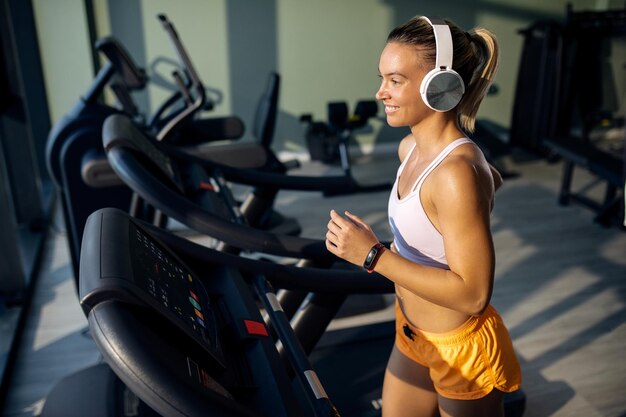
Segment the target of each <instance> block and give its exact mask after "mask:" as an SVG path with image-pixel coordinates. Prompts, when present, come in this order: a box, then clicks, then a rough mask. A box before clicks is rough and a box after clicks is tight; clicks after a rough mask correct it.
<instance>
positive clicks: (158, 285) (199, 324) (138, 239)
mask: <svg viewBox="0 0 626 417" xmlns="http://www.w3.org/2000/svg"><path fill="white" fill-rule="evenodd" d="M129 226H130V227H129V234H130V236H129V237H130V244H131V245H130V255H131V259H132V268H133V280H134V282H135V284H136V285H138V286H139V287H140V288H141V289H142V290H143V291H144V294H146V295H149V296H151V297H152V299H151V300H150V301H149V303H150V304H152V305H153V307H156V308H157V309H158V310H160V311H161V312H162V313H163V314H164V315H169V316H173V317H175V320H177V321H178V323H179V326H180V327H182V328H184V329H185V330H186V333H187V334H189V335H190V336H192V337H193V338H194V339H196V340H197V341H198V342H199V343H200V344H201V345H202V346H203V347H204V348H205V349H206V350H208V351H209V353H210V354H211V355H212V356H213V357H214V359H216V360H218V361H219V362H220V363H222V362H223V358H222V356H223V355H222V352H221V349H220V346H219V339H218V336H217V329H216V322H215V317H214V313H213V310H212V308H211V301H210V299H209V296H208V294H207V292H206V289H205V288H204V286H203V285H202V283H201V282H200V280H199V279H197V278H196V277H194V276H193V274H192V273H191V271H189V270H187V269H185V267H184V266H183V265H182V264H181V263H180V262H179V261H178V260H177V259H176V258H174V257H173V255H171V254H170V253H169V252H165V251H164V250H163V248H162V247H161V245H159V243H158V242H156V241H155V240H154V239H153V238H152V237H148V235H147V234H146V233H144V232H143V231H141V230H140V229H139V228H138V227H137V226H135V225H134V224H133V223H129ZM155 302H156V303H155ZM157 306H158V307H157Z"/></svg>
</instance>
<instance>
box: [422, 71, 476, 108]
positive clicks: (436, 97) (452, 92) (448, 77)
mask: <svg viewBox="0 0 626 417" xmlns="http://www.w3.org/2000/svg"><path fill="white" fill-rule="evenodd" d="M464 93H465V84H464V83H463V79H462V78H461V76H460V75H459V74H458V73H457V72H456V71H454V70H450V69H438V68H435V69H433V70H431V71H430V72H428V73H427V74H426V75H425V76H424V79H423V80H422V84H421V85H420V94H421V96H422V100H424V103H425V104H426V105H427V106H428V107H430V108H431V109H433V110H435V111H438V112H445V111H448V110H451V109H453V108H454V107H456V105H457V104H459V102H460V101H461V98H462V97H463V94H464Z"/></svg>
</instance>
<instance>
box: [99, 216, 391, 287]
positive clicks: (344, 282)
mask: <svg viewBox="0 0 626 417" xmlns="http://www.w3.org/2000/svg"><path fill="white" fill-rule="evenodd" d="M102 210H115V211H120V212H121V213H123V214H124V215H125V216H128V214H126V213H124V212H122V211H121V210H118V209H112V208H108V209H102ZM133 221H134V222H137V223H139V224H140V225H141V226H142V227H144V228H145V229H147V230H148V231H149V232H150V233H151V234H152V235H153V236H154V237H156V238H157V239H159V240H160V241H161V242H163V243H164V244H165V245H167V246H168V247H169V248H170V249H172V250H173V251H174V252H175V253H176V254H177V255H178V256H180V257H181V259H183V260H184V261H185V262H186V263H187V264H188V265H189V267H191V268H192V269H194V270H196V271H201V270H202V267H201V265H206V263H218V264H220V265H226V266H234V267H236V268H238V269H239V270H240V271H242V272H247V273H251V274H256V273H261V274H264V275H266V276H267V278H268V280H269V281H270V282H271V283H272V285H275V286H276V287H279V288H284V289H288V290H302V291H311V292H315V293H345V294H381V293H393V292H394V285H393V282H392V281H390V280H388V279H386V278H385V277H383V276H382V275H380V274H378V273H376V272H374V273H372V274H370V273H368V272H366V271H365V270H361V269H358V268H357V267H349V269H348V268H332V269H328V268H315V267H310V266H307V267H302V266H295V265H285V264H279V263H275V262H267V261H262V260H258V259H252V258H245V257H241V256H238V255H234V254H231V253H226V252H222V251H218V250H216V249H212V248H208V247H206V246H202V245H200V244H198V243H195V242H193V241H191V240H188V239H185V238H183V237H180V236H176V235H174V234H172V233H171V232H169V231H167V230H165V229H161V228H159V227H156V226H154V225H152V224H150V223H147V222H145V221H143V220H139V219H133ZM200 275H202V274H200Z"/></svg>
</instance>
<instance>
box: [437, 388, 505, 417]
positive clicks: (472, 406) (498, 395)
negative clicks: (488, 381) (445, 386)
mask: <svg viewBox="0 0 626 417" xmlns="http://www.w3.org/2000/svg"><path fill="white" fill-rule="evenodd" d="M439 411H440V413H441V417H504V393H503V392H502V391H499V390H497V389H494V390H493V391H491V392H490V393H489V394H487V395H486V396H484V397H483V398H480V399H477V400H451V399H449V398H445V397H442V396H441V395H440V396H439Z"/></svg>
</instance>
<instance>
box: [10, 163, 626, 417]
mask: <svg viewBox="0 0 626 417" xmlns="http://www.w3.org/2000/svg"><path fill="white" fill-rule="evenodd" d="M524 159H525V160H524ZM505 162H506V164H507V168H508V169H510V170H512V171H516V172H518V173H519V174H520V175H519V177H517V178H512V179H507V180H506V181H505V183H504V185H503V186H502V188H501V189H500V190H499V191H498V194H497V199H496V206H495V208H494V212H493V216H492V230H493V234H494V240H495V246H496V254H497V270H496V285H495V290H494V294H493V298H492V303H493V304H494V306H495V307H496V308H497V309H498V310H499V311H500V312H501V314H502V316H503V317H504V320H505V323H506V325H507V326H508V328H509V330H510V332H511V335H512V337H513V341H514V345H515V347H516V349H517V352H518V355H519V358H520V360H521V363H522V368H523V371H524V385H523V389H524V391H525V393H526V396H527V405H526V413H525V416H526V417H548V416H554V417H570V416H585V417H594V416H605V417H619V416H626V395H625V394H626V392H625V391H624V383H625V382H626V377H625V376H624V375H626V361H624V359H623V356H624V345H625V344H626V256H625V254H626V233H624V231H622V230H620V229H619V228H618V227H612V228H604V227H602V226H599V225H597V224H595V223H593V221H592V218H593V213H592V212H591V211H589V210H588V209H586V208H584V207H581V206H577V205H570V206H567V207H562V206H559V205H558V204H557V192H558V188H559V184H560V177H561V164H560V163H552V164H548V163H546V162H545V161H544V160H537V159H535V160H533V159H527V158H521V159H519V160H518V162H516V161H515V158H511V159H509V160H507V161H505ZM396 167H397V163H396V158H395V157H394V156H393V155H385V156H384V157H377V158H376V160H373V161H369V162H368V163H365V164H359V165H356V166H355V168H354V170H355V176H357V178H359V179H361V180H362V181H364V182H368V181H370V180H373V179H389V180H392V179H393V176H394V175H395V169H396ZM335 171H336V168H335V167H329V166H326V165H322V164H318V163H305V164H304V165H303V167H302V172H303V173H310V174H321V173H332V172H335ZM575 185H576V187H579V188H582V187H585V188H586V189H587V190H588V191H589V192H590V193H591V194H592V195H594V194H595V195H597V196H601V195H602V187H601V186H600V184H597V183H596V182H595V181H594V179H593V178H591V177H590V176H589V175H588V174H586V173H585V172H584V171H583V170H580V169H579V170H577V171H576V173H575ZM277 208H278V210H279V211H280V212H282V213H283V214H285V215H288V216H293V217H296V218H298V219H299V220H300V222H301V224H302V227H303V235H304V236H308V237H318V238H322V237H323V236H324V234H325V227H326V223H327V221H328V212H329V210H330V209H331V208H334V209H336V210H340V211H343V210H346V209H349V210H351V211H353V212H354V213H356V214H358V215H360V216H362V217H363V218H364V219H365V220H366V221H368V222H369V223H370V224H372V226H373V227H374V229H375V231H376V232H377V234H378V236H379V238H380V239H381V240H388V239H390V237H391V236H390V232H389V230H388V227H387V219H386V208H387V192H379V193H371V194H361V195H352V196H343V197H333V198H322V197H321V196H320V195H319V194H307V193H298V192H284V193H281V194H280V196H279V201H278V202H277ZM178 226H179V225H178ZM50 227H51V232H50V233H49V237H48V241H47V242H46V247H45V253H44V260H43V262H42V267H41V273H40V275H39V277H38V283H37V287H36V290H35V294H34V299H33V305H32V307H31V310H30V315H29V318H28V320H27V324H26V325H27V328H26V330H25V332H24V336H23V339H22V344H21V349H20V352H19V354H18V358H17V363H16V368H15V372H14V374H13V380H12V384H11V387H10V389H9V393H8V398H7V403H6V408H5V414H4V415H5V416H6V417H26V416H36V415H37V414H38V413H39V411H40V410H41V407H42V405H43V402H44V400H45V396H46V394H47V393H48V391H49V390H50V389H51V388H52V387H53V386H54V384H55V383H56V382H57V381H58V380H59V379H61V378H63V377H64V376H65V375H68V374H70V373H73V372H75V371H77V370H79V369H82V368H84V367H86V366H89V365H91V364H94V363H97V362H99V361H100V360H101V357H100V355H99V353H98V352H97V350H96V348H95V346H94V344H93V342H91V340H90V339H89V337H88V334H86V330H85V329H86V320H85V318H84V316H83V314H82V311H81V309H80V307H79V304H78V300H77V297H76V290H75V287H74V282H73V278H72V272H71V268H70V264H69V257H68V250H67V245H66V241H65V231H64V226H63V222H62V217H61V215H60V213H59V212H58V210H57V212H56V213H55V215H54V220H53V221H52V222H51V226H50ZM180 232H181V233H184V234H185V235H190V233H189V231H185V230H183V229H180ZM199 240H202V239H201V238H199ZM391 317H392V309H391V308H389V309H385V310H381V311H378V312H376V313H372V314H366V315H363V316H360V317H357V318H347V319H338V320H336V322H334V323H333V326H335V327H339V326H351V325H357V324H358V323H362V322H365V321H373V320H387V319H390V318H391ZM322 382H323V381H322Z"/></svg>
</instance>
